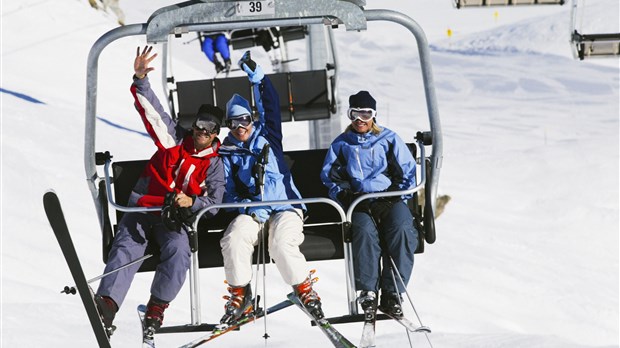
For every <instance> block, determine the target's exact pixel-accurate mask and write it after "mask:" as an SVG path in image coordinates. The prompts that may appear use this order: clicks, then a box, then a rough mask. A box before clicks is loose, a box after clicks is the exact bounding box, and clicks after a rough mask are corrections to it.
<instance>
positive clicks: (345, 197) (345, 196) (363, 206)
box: [336, 189, 370, 212]
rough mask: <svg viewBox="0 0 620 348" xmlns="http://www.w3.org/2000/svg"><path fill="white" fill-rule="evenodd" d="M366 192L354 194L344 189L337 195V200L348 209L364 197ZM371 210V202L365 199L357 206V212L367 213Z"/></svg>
mask: <svg viewBox="0 0 620 348" xmlns="http://www.w3.org/2000/svg"><path fill="white" fill-rule="evenodd" d="M363 194H364V192H353V191H351V190H349V189H344V190H342V191H340V192H338V194H337V195H336V198H337V199H338V201H340V203H342V205H343V207H344V208H345V209H348V208H349V206H351V203H353V201H354V200H356V199H357V198H358V197H359V196H361V195H363ZM369 209H370V200H368V199H365V200H363V201H361V202H360V203H359V204H358V205H356V206H355V211H364V212H367V211H369Z"/></svg>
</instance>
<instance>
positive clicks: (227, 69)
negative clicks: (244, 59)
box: [224, 58, 232, 74]
mask: <svg viewBox="0 0 620 348" xmlns="http://www.w3.org/2000/svg"><path fill="white" fill-rule="evenodd" d="M231 65H232V63H231V62H230V58H229V59H226V60H225V61H224V72H226V73H227V74H228V73H229V72H230V67H231Z"/></svg>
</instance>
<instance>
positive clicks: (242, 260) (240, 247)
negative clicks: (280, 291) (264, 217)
mask: <svg viewBox="0 0 620 348" xmlns="http://www.w3.org/2000/svg"><path fill="white" fill-rule="evenodd" d="M266 226H268V227H269V232H268V238H269V240H268V248H269V256H270V257H271V258H272V259H273V260H274V261H275V263H276V267H278V271H279V272H280V275H282V279H284V281H285V282H286V283H287V284H289V285H295V284H299V283H301V282H303V281H304V280H305V279H306V277H307V276H308V271H309V270H308V269H307V265H306V258H305V257H304V255H303V254H302V253H301V251H300V250H299V245H301V243H302V242H303V241H304V234H303V212H302V211H301V210H300V209H295V210H293V209H291V210H286V211H278V212H275V213H274V214H272V215H271V217H270V218H269V221H268V223H267V224H266ZM259 232H260V224H259V223H258V222H256V221H255V220H254V219H253V218H252V217H251V216H249V215H245V214H241V215H239V216H237V217H236V218H235V219H234V220H233V221H232V222H231V223H230V225H228V228H227V229H226V231H225V232H224V236H223V237H222V239H221V240H220V246H221V247H222V255H223V257H224V271H225V273H226V280H227V281H228V284H229V285H231V286H243V285H246V284H248V283H249V282H250V281H251V280H252V253H253V252H254V247H255V246H256V245H258V238H259Z"/></svg>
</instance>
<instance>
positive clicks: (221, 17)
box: [84, 0, 443, 332]
mask: <svg viewBox="0 0 620 348" xmlns="http://www.w3.org/2000/svg"><path fill="white" fill-rule="evenodd" d="M265 2H266V1H265ZM237 3H238V2H237V1H227V0H203V1H197V0H195V1H187V2H182V3H179V4H176V5H172V6H168V7H164V8H161V9H159V10H157V11H155V12H154V13H153V14H152V15H151V17H150V18H149V20H148V21H147V23H142V24H129V25H126V26H123V27H118V28H115V29H113V30H111V31H109V32H107V33H106V34H104V35H103V36H101V37H100V38H99V39H98V40H97V41H96V42H95V43H94V45H93V46H92V48H91V50H90V52H89V55H88V62H87V63H88V64H87V89H86V101H87V102H86V111H85V117H86V122H85V144H84V164H85V171H86V178H87V184H88V187H89V189H90V191H91V193H92V197H93V201H94V204H95V207H96V210H97V214H98V217H99V223H100V228H101V231H102V241H103V252H104V262H105V258H106V257H107V250H109V245H110V243H111V241H112V239H113V236H114V226H113V224H112V222H111V221H112V219H111V218H110V210H109V207H110V206H111V207H113V209H114V210H115V211H116V213H117V214H118V215H119V216H120V214H122V213H126V212H147V211H159V210H160V207H151V208H143V207H128V206H126V204H127V202H126V200H123V195H124V194H128V191H127V190H131V188H132V187H133V183H134V182H135V179H136V177H135V176H137V175H139V173H140V170H141V168H142V167H143V166H144V164H145V163H146V161H124V162H123V161H119V162H114V163H113V162H112V155H111V154H109V153H107V152H97V151H96V149H95V134H96V114H97V78H98V73H99V72H98V60H99V57H100V55H101V53H102V51H103V50H104V48H105V47H107V46H108V45H109V44H110V43H112V42H114V41H115V40H118V39H121V38H124V37H129V36H146V41H147V42H148V43H149V44H157V43H160V44H163V45H164V50H163V51H165V49H166V45H167V43H168V41H169V39H170V38H171V37H172V36H182V35H183V34H187V33H190V32H192V33H194V32H202V31H234V30H248V29H259V28H270V27H295V26H306V25H326V26H330V27H334V28H341V27H344V28H345V29H346V30H347V31H362V30H366V29H367V27H366V24H367V22H368V21H379V20H382V21H391V22H395V23H398V24H400V25H402V26H404V27H405V28H407V29H408V30H409V31H410V32H411V33H412V34H413V36H414V38H415V40H416V43H417V48H418V54H419V59H420V67H421V74H422V81H423V87H424V88H423V90H424V93H425V96H426V103H427V114H428V120H429V125H430V131H428V132H423V133H422V132H420V133H419V134H418V136H416V139H415V140H416V145H414V147H415V148H417V149H418V150H419V153H418V156H417V158H418V161H419V164H420V167H421V176H420V178H419V183H418V185H417V186H416V187H415V188H413V189H410V190H407V191H396V192H391V193H372V194H367V195H366V197H367V198H375V197H383V196H388V195H401V194H414V195H416V196H417V192H418V191H419V190H421V189H422V188H423V187H424V188H425V189H426V190H425V192H426V194H425V198H424V199H425V202H426V204H425V211H424V216H423V222H421V221H418V222H419V223H420V222H421V223H423V229H422V230H421V231H420V233H421V235H422V236H423V237H424V239H425V241H426V242H427V243H433V242H434V241H435V231H434V213H433V210H434V207H435V200H436V196H437V187H438V181H439V174H440V169H441V163H442V152H443V138H442V132H441V125H440V121H439V114H438V110H437V104H436V96H435V87H434V81H433V76H432V71H431V64H430V50H429V46H428V42H427V40H426V37H425V35H424V32H423V31H422V29H421V28H420V27H419V25H418V24H417V23H416V22H415V21H414V20H413V19H411V18H410V17H408V16H406V15H404V14H402V13H399V12H395V11H391V10H365V9H364V8H363V6H364V5H365V2H364V1H363V0H276V1H275V2H273V1H270V3H273V4H275V5H274V7H272V8H266V7H265V8H266V11H264V12H262V13H260V14H256V13H252V14H248V13H244V12H239V11H236V9H238V7H237V6H235V5H236V4H237ZM379 54H380V53H379ZM162 60H164V62H163V64H166V60H167V58H165V57H164V58H163V59H162ZM274 79H277V77H274ZM246 80H247V79H246ZM162 83H163V84H164V86H166V85H167V83H169V78H168V77H167V76H166V74H165V72H164V73H163V74H162ZM211 83H215V82H214V81H211ZM198 84H199V85H200V86H202V87H199V86H198V87H196V86H194V88H206V89H208V88H213V84H211V85H209V83H205V82H204V81H203V82H200V83H198ZM185 87H187V88H189V89H192V86H185ZM240 89H241V87H238V88H237V90H235V92H237V93H239V92H240V91H239V90H240ZM403 92H404V93H408V92H409V91H403ZM209 95H210V94H209V92H205V93H204V94H203V96H204V98H208V97H209ZM211 96H213V95H211ZM217 97H218V96H217V95H215V97H214V99H213V100H214V101H215V100H216V99H217ZM184 104H185V101H181V100H179V110H180V114H182V113H183V111H181V110H184V109H183V107H184ZM188 110H189V109H188ZM194 110H195V109H194ZM427 146H428V147H430V148H432V153H431V154H430V156H428V157H427V156H426V155H425V147H427ZM321 151H323V152H321ZM324 151H326V150H307V151H306V150H304V151H293V152H288V153H286V154H287V155H288V157H289V159H290V161H291V163H290V165H291V172H292V175H293V177H294V178H295V181H296V182H297V186H298V187H299V188H300V189H302V188H303V190H302V191H304V190H306V191H304V192H302V195H303V197H306V198H303V199H300V200H288V201H282V202H252V203H222V204H217V205H214V206H212V207H211V208H222V209H220V211H223V210H224V208H239V207H246V206H252V205H262V204H271V205H273V204H298V203H305V204H306V205H307V206H308V208H309V210H310V214H309V216H310V218H309V219H308V220H309V221H306V222H305V225H304V233H306V237H307V239H308V241H309V243H310V244H312V243H314V242H316V243H318V244H316V245H308V244H306V243H304V245H302V252H304V254H306V255H310V256H311V257H309V260H313V259H316V260H322V259H339V258H344V266H345V267H344V268H345V269H344V271H345V278H346V279H345V281H346V287H347V301H348V310H349V311H348V313H347V314H346V315H344V316H342V317H341V318H347V317H353V316H356V315H357V313H358V308H357V303H356V301H355V286H354V284H355V283H354V274H353V266H352V256H351V245H350V240H349V236H348V226H349V225H350V221H351V216H352V213H353V208H354V206H352V207H350V208H349V210H348V211H346V212H345V211H344V210H343V209H342V208H341V207H340V206H339V205H338V204H337V203H336V202H335V201H333V200H331V199H329V198H327V195H326V192H325V191H326V189H325V188H324V187H323V188H322V189H323V191H321V187H322V184H321V183H320V178H319V177H318V171H319V170H320V164H319V163H322V160H323V158H324V156H325V152H324ZM314 163H317V164H314ZM98 165H99V166H103V172H104V173H103V177H102V176H100V174H99V173H98V171H97V166H98ZM312 170H314V172H316V173H317V174H316V175H308V173H306V172H308V171H312ZM132 176H134V177H133V178H132ZM112 185H114V190H113V189H112ZM315 206H317V207H323V208H316V209H315V208H314V207H315ZM414 208H416V209H417V207H414ZM312 209H314V210H312ZM207 210H208V209H207ZM205 211H206V210H204V211H201V212H200V213H199V217H200V216H201V215H202V214H204V213H205ZM227 219H228V220H227ZM229 219H230V218H229V217H227V216H226V215H225V214H218V216H216V218H215V219H212V220H209V227H208V229H209V231H205V229H206V228H205V227H202V226H200V225H199V220H200V219H199V218H198V219H196V222H195V223H194V226H193V231H200V233H198V234H197V233H194V234H193V235H192V236H190V240H191V241H192V249H193V253H192V262H191V267H190V276H189V279H190V284H189V286H190V301H191V321H190V323H189V324H187V325H183V326H176V327H164V328H162V329H161V330H160V332H189V331H199V330H203V329H204V330H208V328H207V327H208V325H205V324H203V323H202V321H201V313H200V308H201V306H200V295H201V293H200V288H199V283H200V282H199V272H198V270H199V268H201V267H218V266H221V260H217V256H218V255H219V253H218V250H215V251H214V252H207V253H205V252H201V249H202V248H208V245H211V247H213V245H214V244H215V245H218V243H214V242H213V239H215V238H217V233H218V229H219V232H221V229H223V228H225V227H226V224H227V221H229ZM214 230H215V231H214ZM206 232H208V233H206ZM199 235H200V236H199ZM310 237H312V238H310ZM325 245H330V246H331V247H332V248H331V249H325V248H324V246H325ZM422 247H423V245H422ZM312 255H314V256H312ZM213 257H215V259H214V258H213ZM219 257H220V258H221V255H219ZM149 267H150V270H152V269H153V268H152V267H154V266H153V264H150V265H149V264H148V263H145V264H143V268H145V270H149Z"/></svg>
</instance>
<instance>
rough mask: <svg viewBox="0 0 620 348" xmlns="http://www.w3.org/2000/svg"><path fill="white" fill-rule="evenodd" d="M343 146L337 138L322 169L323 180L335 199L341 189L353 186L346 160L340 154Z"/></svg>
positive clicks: (330, 147)
mask: <svg viewBox="0 0 620 348" xmlns="http://www.w3.org/2000/svg"><path fill="white" fill-rule="evenodd" d="M341 146H342V143H341V141H338V138H336V140H334V142H333V143H332V144H331V145H330V146H329V149H328V150H327V155H326V156H325V160H324V161H323V169H322V170H321V181H323V185H325V186H327V190H328V194H329V197H330V198H331V199H334V200H338V199H337V196H338V193H339V192H340V191H342V190H345V189H350V188H351V184H350V182H349V176H348V174H347V171H346V162H345V161H344V159H343V158H342V156H341V155H340V147H341ZM341 203H342V202H341Z"/></svg>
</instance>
